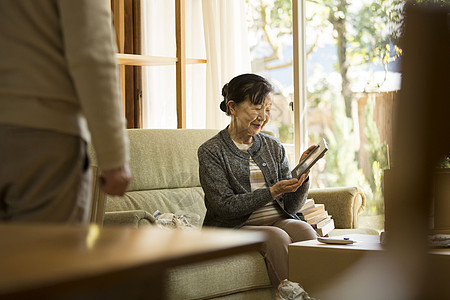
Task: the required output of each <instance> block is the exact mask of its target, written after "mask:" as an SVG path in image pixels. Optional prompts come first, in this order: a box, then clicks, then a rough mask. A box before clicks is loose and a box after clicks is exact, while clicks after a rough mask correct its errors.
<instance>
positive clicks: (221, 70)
mask: <svg viewBox="0 0 450 300" xmlns="http://www.w3.org/2000/svg"><path fill="white" fill-rule="evenodd" d="M185 5H186V15H185V20H186V26H185V32H186V57H187V58H200V59H205V58H206V60H207V63H206V64H192V65H188V66H187V68H186V85H187V89H186V113H187V124H186V125H187V127H188V128H216V129H221V128H224V127H225V126H226V125H227V124H228V123H229V119H228V117H226V116H225V114H224V113H223V112H222V111H221V110H220V108H219V105H220V102H221V101H222V96H221V94H222V86H223V85H224V84H225V83H227V82H228V81H229V80H230V79H231V78H233V77H234V76H236V75H239V74H242V73H247V72H250V71H251V67H250V50H249V46H248V36H247V24H246V13H245V0H189V1H186V2H185ZM142 12H143V17H142V20H143V36H144V41H143V44H144V47H143V48H144V49H143V50H144V51H143V52H144V53H143V54H144V55H150V56H165V57H175V56H176V40H175V1H174V0H171V1H167V0H143V1H142ZM143 77H144V88H143V90H144V91H143V114H144V128H176V126H177V115H176V89H175V80H176V76H175V66H150V67H144V68H143Z"/></svg>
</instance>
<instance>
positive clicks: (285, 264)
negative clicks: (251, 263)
mask: <svg viewBox="0 0 450 300" xmlns="http://www.w3.org/2000/svg"><path fill="white" fill-rule="evenodd" d="M242 229H244V230H253V231H262V232H264V233H266V235H267V241H266V242H265V243H264V245H263V247H262V249H261V254H262V255H263V256H264V258H265V260H266V265H267V270H268V273H269V278H270V281H271V282H272V285H273V286H274V287H278V285H279V284H280V282H281V281H282V280H284V279H287V278H288V275H289V260H288V246H289V244H291V243H295V242H300V241H306V240H313V239H316V238H317V237H318V235H317V233H316V231H315V230H314V229H313V228H312V227H311V225H309V224H308V223H306V222H303V221H300V220H294V219H280V220H279V221H276V222H275V223H274V224H273V225H272V226H244V227H242Z"/></svg>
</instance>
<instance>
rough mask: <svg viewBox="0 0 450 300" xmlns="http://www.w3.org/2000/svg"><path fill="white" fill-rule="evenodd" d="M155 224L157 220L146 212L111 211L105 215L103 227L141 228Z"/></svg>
mask: <svg viewBox="0 0 450 300" xmlns="http://www.w3.org/2000/svg"><path fill="white" fill-rule="evenodd" d="M152 223H155V218H154V217H153V216H152V215H151V214H149V213H148V212H146V211H145V210H127V211H110V212H106V213H105V217H104V220H103V225H130V226H134V227H136V228H137V227H140V226H144V225H150V224H152Z"/></svg>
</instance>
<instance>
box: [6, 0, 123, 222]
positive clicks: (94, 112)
mask: <svg viewBox="0 0 450 300" xmlns="http://www.w3.org/2000/svg"><path fill="white" fill-rule="evenodd" d="M111 20H112V19H111V9H110V5H109V1H97V0H96V1H92V0H77V1H72V0H1V1H0V140H1V144H0V163H1V167H0V221H7V222H12V221H28V222H68V223H86V222H87V221H88V218H89V209H90V206H91V205H90V195H91V181H92V178H91V177H92V175H91V172H90V164H89V159H88V156H87V143H88V142H89V141H90V139H92V144H93V146H94V148H95V150H96V153H97V157H98V163H99V167H100V168H102V169H103V170H104V172H103V174H102V180H101V182H100V186H101V188H102V189H103V191H105V192H106V193H108V194H111V195H123V193H124V192H125V190H126V188H127V186H128V184H129V182H130V180H131V172H130V170H129V168H128V160H129V157H128V156H129V154H128V139H127V136H126V131H125V120H124V118H123V116H122V109H121V101H120V86H119V76H118V66H117V61H116V57H115V54H116V46H115V40H114V30H113V28H112V24H111Z"/></svg>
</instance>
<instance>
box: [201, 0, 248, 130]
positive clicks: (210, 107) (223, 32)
mask: <svg viewBox="0 0 450 300" xmlns="http://www.w3.org/2000/svg"><path fill="white" fill-rule="evenodd" d="M202 5H203V24H204V31H205V42H206V58H207V60H208V63H207V65H206V99H207V101H206V111H207V115H206V127H207V128H216V129H221V128H224V127H225V126H226V125H227V124H228V123H229V119H228V117H226V116H225V114H224V113H223V112H222V111H221V110H220V108H219V105H220V102H222V100H223V98H222V87H223V85H224V84H225V83H227V82H228V81H230V80H231V79H232V78H233V77H235V76H237V75H239V74H242V73H249V72H251V64H250V49H249V45H248V29H247V24H246V13H245V1H244V0H203V1H202Z"/></svg>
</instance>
